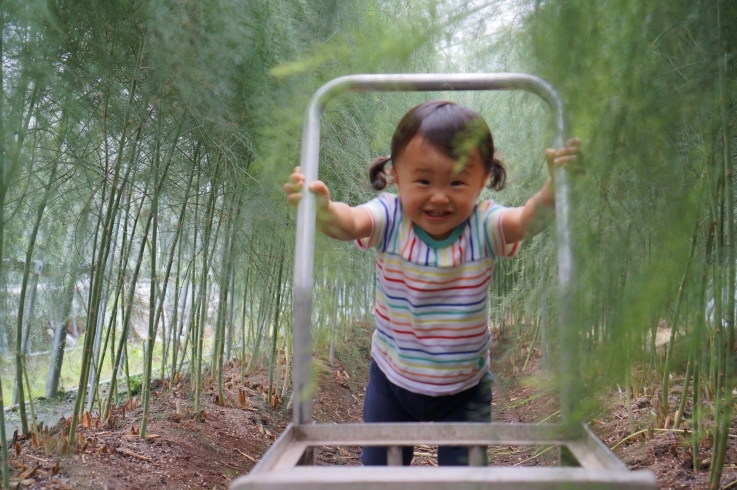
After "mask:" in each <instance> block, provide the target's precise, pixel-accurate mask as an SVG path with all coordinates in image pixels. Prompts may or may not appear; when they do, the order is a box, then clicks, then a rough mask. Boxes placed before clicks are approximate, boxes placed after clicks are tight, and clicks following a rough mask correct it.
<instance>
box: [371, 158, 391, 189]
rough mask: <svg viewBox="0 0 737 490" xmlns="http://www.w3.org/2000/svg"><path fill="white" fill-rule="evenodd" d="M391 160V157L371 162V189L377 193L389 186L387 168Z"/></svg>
mask: <svg viewBox="0 0 737 490" xmlns="http://www.w3.org/2000/svg"><path fill="white" fill-rule="evenodd" d="M390 160H391V157H379V158H376V159H375V160H374V161H373V162H371V166H370V167H369V180H370V181H371V187H373V188H374V189H376V190H377V191H381V190H384V188H385V187H386V185H387V179H386V170H385V168H384V167H386V164H387V162H389V161H390Z"/></svg>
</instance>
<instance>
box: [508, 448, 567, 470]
mask: <svg viewBox="0 0 737 490" xmlns="http://www.w3.org/2000/svg"><path fill="white" fill-rule="evenodd" d="M554 447H556V446H550V447H549V448H547V449H545V450H544V451H541V452H539V453H537V454H533V455H532V456H530V457H529V458H527V459H523V460H522V461H520V462H519V463H515V464H513V465H512V466H519V465H521V464H523V463H527V462H528V461H532V460H533V459H535V458H539V457H540V456H542V455H543V454H545V453H547V452H548V451H550V450H551V449H553V448H554Z"/></svg>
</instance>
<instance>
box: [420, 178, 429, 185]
mask: <svg viewBox="0 0 737 490" xmlns="http://www.w3.org/2000/svg"><path fill="white" fill-rule="evenodd" d="M417 183H418V184H422V185H428V184H429V183H430V181H429V180H427V179H418V180H417Z"/></svg>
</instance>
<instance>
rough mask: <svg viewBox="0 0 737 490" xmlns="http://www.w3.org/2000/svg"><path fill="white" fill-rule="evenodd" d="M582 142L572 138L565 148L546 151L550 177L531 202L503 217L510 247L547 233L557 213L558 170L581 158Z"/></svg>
mask: <svg viewBox="0 0 737 490" xmlns="http://www.w3.org/2000/svg"><path fill="white" fill-rule="evenodd" d="M580 144H581V141H580V140H579V139H578V138H571V139H569V140H568V141H567V142H566V146H565V148H560V149H558V150H553V149H548V150H547V151H545V159H546V160H547V162H548V172H549V173H550V176H549V177H548V180H547V181H545V184H543V186H542V189H540V190H539V191H538V192H537V193H536V194H535V195H534V196H532V197H531V198H530V199H528V200H527V202H526V203H525V205H524V206H521V207H518V208H511V209H509V210H508V211H507V212H505V213H504V215H503V216H502V231H503V232H504V239H505V241H506V242H507V243H514V242H518V241H520V240H522V239H524V238H531V237H533V236H535V235H537V234H538V233H540V232H541V231H543V230H544V229H545V228H546V227H547V226H548V222H549V221H550V220H549V218H550V216H551V215H552V214H553V213H554V212H555V181H554V178H553V175H554V170H555V167H556V166H558V165H566V164H568V163H569V162H572V161H574V160H576V159H577V158H578V154H579V145H580Z"/></svg>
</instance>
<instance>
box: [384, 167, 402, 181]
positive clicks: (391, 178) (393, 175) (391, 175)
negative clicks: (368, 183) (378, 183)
mask: <svg viewBox="0 0 737 490" xmlns="http://www.w3.org/2000/svg"><path fill="white" fill-rule="evenodd" d="M386 173H387V176H388V177H389V179H388V180H389V181H388V182H387V185H392V184H398V183H399V178H398V177H397V172H396V171H395V170H394V165H392V166H391V167H389V168H388V169H387V172H386Z"/></svg>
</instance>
